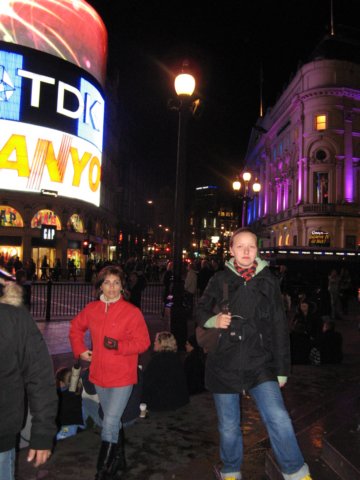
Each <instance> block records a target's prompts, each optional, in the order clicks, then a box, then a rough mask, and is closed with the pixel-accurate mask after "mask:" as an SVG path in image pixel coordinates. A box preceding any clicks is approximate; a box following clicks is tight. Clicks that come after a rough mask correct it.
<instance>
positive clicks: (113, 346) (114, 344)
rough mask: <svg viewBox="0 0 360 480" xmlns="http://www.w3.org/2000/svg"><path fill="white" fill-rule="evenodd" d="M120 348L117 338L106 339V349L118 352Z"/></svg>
mask: <svg viewBox="0 0 360 480" xmlns="http://www.w3.org/2000/svg"><path fill="white" fill-rule="evenodd" d="M118 346H119V342H118V341H117V340H116V338H111V337H104V347H105V348H107V349H108V350H117V349H118Z"/></svg>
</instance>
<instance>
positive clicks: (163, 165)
mask: <svg viewBox="0 0 360 480" xmlns="http://www.w3.org/2000/svg"><path fill="white" fill-rule="evenodd" d="M89 3H91V4H92V5H93V6H94V7H95V8H96V9H97V11H98V12H99V13H100V15H101V16H102V18H103V20H104V22H105V25H106V26H107V28H108V32H109V70H111V69H113V67H114V66H116V67H118V68H119V70H120V91H119V93H120V104H121V107H120V109H121V111H120V126H119V138H120V139H121V141H124V142H125V144H126V145H127V148H128V150H129V151H130V152H131V153H132V154H133V155H134V156H135V155H136V156H138V157H139V156H140V157H141V159H142V162H143V163H144V165H145V171H148V172H149V185H151V186H152V187H151V188H160V187H162V186H164V185H170V186H173V185H174V182H175V165H176V142H177V125H178V123H177V114H176V112H174V111H170V110H169V109H168V106H167V104H168V100H169V99H170V98H172V97H174V96H175V92H174V88H173V80H174V77H175V76H176V74H177V73H178V71H179V69H180V67H181V63H182V61H183V59H184V58H187V59H189V62H190V67H191V68H192V69H193V71H194V74H195V76H196V78H197V92H196V93H197V95H198V96H199V97H200V98H201V101H202V111H201V115H200V116H199V118H193V119H191V120H190V122H189V138H188V154H187V160H188V170H187V178H188V184H189V186H191V187H193V186H196V185H200V184H202V185H205V184H209V183H212V184H214V183H215V184H218V185H222V186H224V187H229V188H231V187H230V182H231V179H232V178H233V176H235V175H236V173H237V172H238V171H239V169H240V168H241V165H242V161H243V158H244V154H245V152H246V148H247V142H248V139H249V136H250V132H251V128H252V126H253V125H254V124H255V122H256V120H257V118H258V115H259V105H260V101H259V97H260V70H261V66H262V69H263V102H264V107H265V109H266V108H267V107H269V106H271V105H273V104H274V103H275V101H276V98H277V97H278V95H279V94H280V93H281V92H282V90H283V89H284V88H285V87H286V85H287V84H288V82H289V79H290V76H291V75H292V74H293V73H295V72H296V70H297V66H298V65H299V62H305V61H306V60H307V58H308V56H309V55H310V54H311V52H312V50H313V49H314V48H315V46H316V44H317V43H318V42H319V41H320V40H321V38H322V37H323V36H324V35H325V34H327V33H329V32H330V24H331V15H330V4H331V2H330V0H273V1H270V0H262V1H261V0H253V1H244V0H222V1H220V0H218V1H212V0H207V1H206V2H204V1H197V0H193V1H192V2H187V1H186V2H175V1H174V0H167V1H162V0H127V1H124V0H102V1H100V0H91V1H90V0H89ZM333 12H334V27H335V33H336V29H337V26H339V25H341V24H344V25H349V26H354V27H358V28H359V21H360V20H359V19H360V0H333Z"/></svg>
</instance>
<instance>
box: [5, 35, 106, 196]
mask: <svg viewBox="0 0 360 480" xmlns="http://www.w3.org/2000/svg"><path fill="white" fill-rule="evenodd" d="M5 45H6V44H5ZM3 46H4V43H3V42H0V123H1V128H0V188H3V189H9V188H11V190H21V191H32V192H40V191H41V190H49V191H53V192H54V195H55V194H57V195H62V196H66V197H71V198H78V199H81V200H84V201H86V202H90V203H93V204H94V205H97V206H98V205H99V203H100V180H101V160H102V148H103V126H104V110H105V104H104V99H103V95H102V92H101V87H100V86H99V85H98V84H97V82H96V80H95V79H93V78H92V77H91V76H90V75H89V74H87V73H86V72H84V71H83V70H81V69H79V68H77V67H75V66H73V65H72V64H70V63H68V62H63V61H61V60H59V59H58V58H56V57H52V56H50V55H47V54H44V53H42V52H36V51H33V50H30V49H25V48H24V47H19V46H16V45H11V48H12V50H13V51H5V50H3V49H1V47H3ZM9 46H10V45H6V48H8V47H9ZM19 52H21V53H19ZM44 57H45V58H44Z"/></svg>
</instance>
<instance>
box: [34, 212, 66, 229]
mask: <svg viewBox="0 0 360 480" xmlns="http://www.w3.org/2000/svg"><path fill="white" fill-rule="evenodd" d="M44 225H46V226H53V227H54V228H56V230H61V222H60V219H59V217H58V216H57V215H56V213H55V212H53V211H52V210H47V209H44V210H39V211H38V212H37V213H36V214H35V215H34V216H33V218H32V219H31V228H43V226H44Z"/></svg>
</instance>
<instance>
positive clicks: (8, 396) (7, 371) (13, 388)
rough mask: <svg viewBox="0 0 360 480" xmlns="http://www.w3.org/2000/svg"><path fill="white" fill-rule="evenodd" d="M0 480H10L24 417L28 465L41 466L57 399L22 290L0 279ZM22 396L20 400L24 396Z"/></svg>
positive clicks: (52, 428)
mask: <svg viewBox="0 0 360 480" xmlns="http://www.w3.org/2000/svg"><path fill="white" fill-rule="evenodd" d="M0 385H1V389H0V479H1V480H14V479H15V476H14V470H15V446H16V440H17V435H18V434H19V432H20V430H21V428H22V425H23V419H24V414H25V401H24V397H25V395H26V398H27V402H28V405H29V410H30V413H31V415H32V427H31V436H30V449H29V453H28V457H27V460H28V462H34V466H35V467H38V466H39V465H41V464H43V463H45V462H46V461H47V459H48V458H49V456H50V454H51V448H52V445H53V439H54V435H55V434H56V424H55V417H56V413H57V405H58V400H57V395H56V388H55V379H54V373H53V367H52V362H51V359H50V356H49V353H48V350H47V347H46V344H45V341H44V339H43V337H42V335H41V333H40V331H39V329H38V327H37V325H36V323H35V322H34V320H33V319H32V317H31V316H30V314H29V312H28V311H27V310H26V309H25V308H24V307H23V306H22V290H21V287H20V286H19V285H17V284H16V283H14V282H5V281H4V280H2V279H0ZM24 394H25V395H24Z"/></svg>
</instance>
